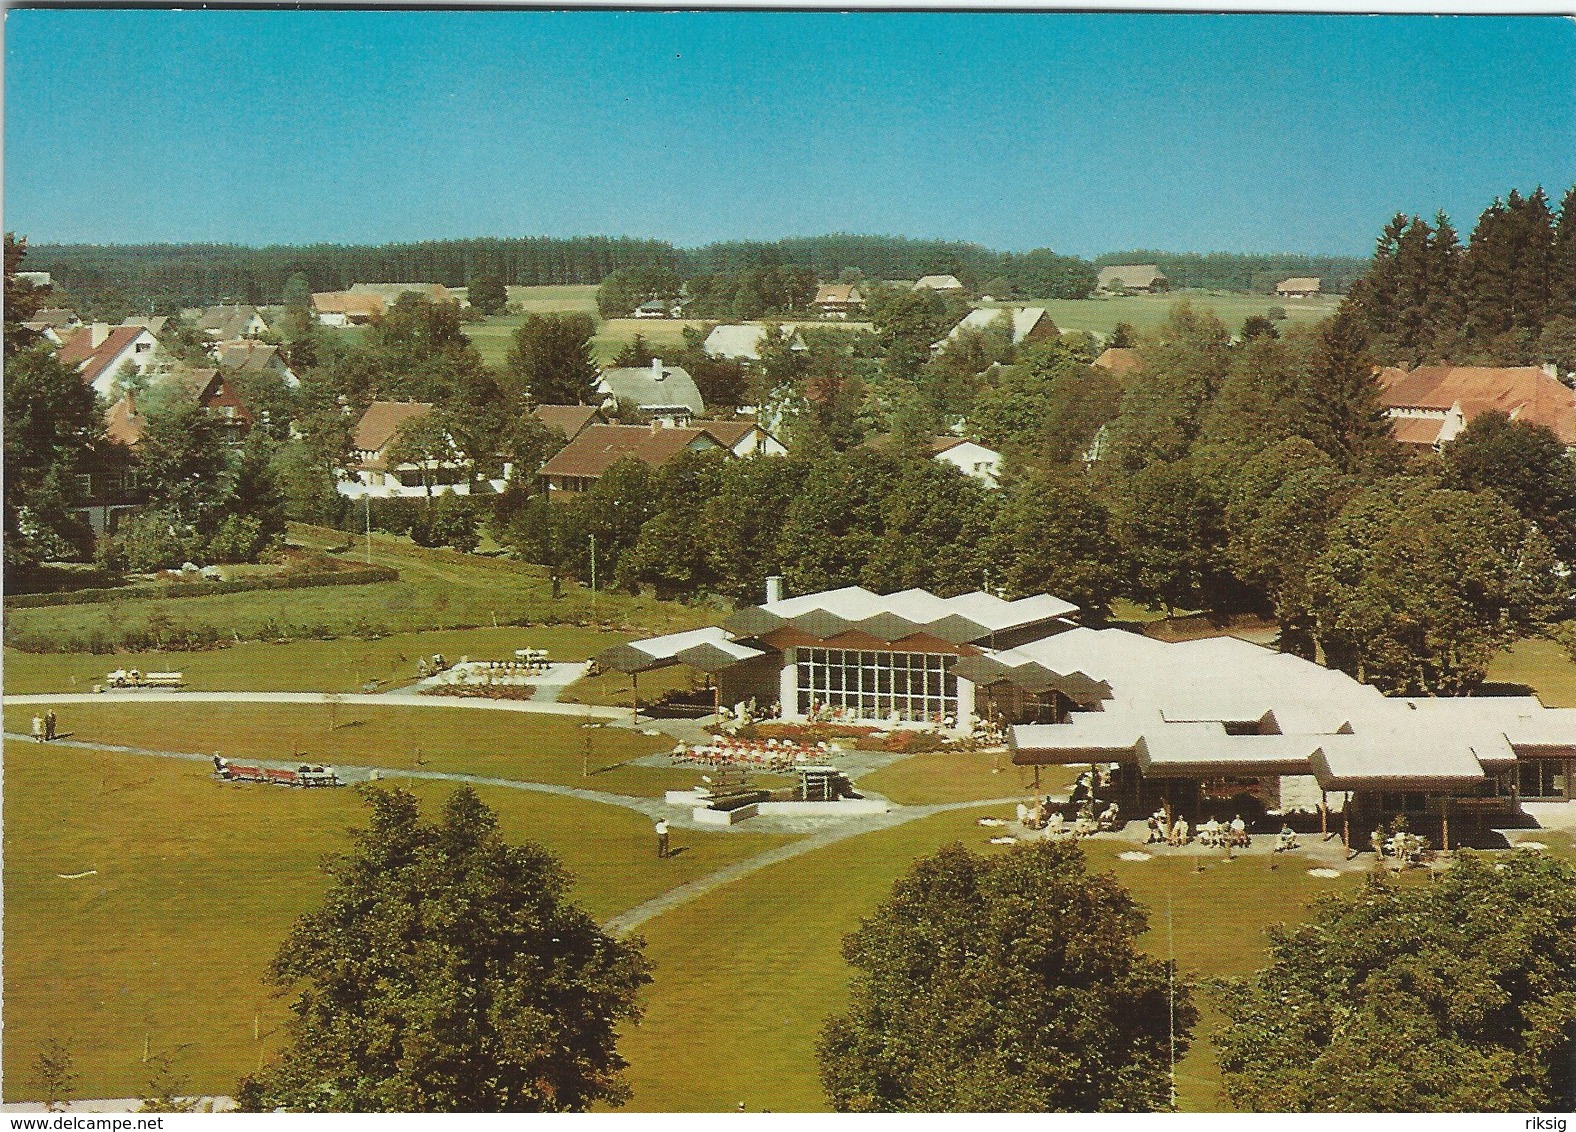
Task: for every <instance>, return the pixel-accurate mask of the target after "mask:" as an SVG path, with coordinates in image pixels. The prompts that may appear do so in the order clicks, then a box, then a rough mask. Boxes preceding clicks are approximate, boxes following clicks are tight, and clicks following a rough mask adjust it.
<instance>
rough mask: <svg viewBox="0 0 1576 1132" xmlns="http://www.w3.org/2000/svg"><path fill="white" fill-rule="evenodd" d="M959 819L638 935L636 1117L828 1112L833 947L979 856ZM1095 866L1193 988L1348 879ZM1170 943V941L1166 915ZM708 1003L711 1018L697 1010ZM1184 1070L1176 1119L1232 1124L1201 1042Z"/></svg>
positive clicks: (763, 882)
mask: <svg viewBox="0 0 1576 1132" xmlns="http://www.w3.org/2000/svg"><path fill="white" fill-rule="evenodd" d="M989 812H991V811H989V810H986V811H980V810H966V811H961V812H958V813H951V814H944V815H941V816H938V817H935V818H931V819H927V820H925V821H920V822H913V823H910V824H908V825H905V826H900V827H898V828H896V829H892V830H886V831H883V832H880V833H874V834H869V835H866V836H864V837H861V838H859V839H858V840H857V841H854V842H846V843H843V844H841V845H836V846H832V847H829V848H827V849H822V850H817V851H816V852H814V853H807V854H805V855H804V856H802V857H798V858H795V859H793V860H791V861H786V862H784V863H782V864H779V865H774V866H772V867H770V868H768V869H763V870H761V871H760V872H757V873H755V874H753V875H751V876H749V877H746V878H744V879H742V880H740V881H738V882H736V883H734V884H732V885H729V886H727V887H726V888H723V889H719V890H718V891H716V892H713V893H709V894H708V895H706V896H704V897H702V898H701V899H699V900H696V901H693V902H691V903H689V904H685V905H683V906H681V907H679V908H676V909H674V910H673V911H671V912H669V913H667V914H665V915H663V916H660V917H658V918H657V919H655V920H652V921H650V922H648V923H647V924H645V925H644V927H643V928H642V931H643V934H644V935H645V937H646V939H647V943H648V950H649V954H650V955H651V957H652V959H653V960H654V961H655V962H656V963H657V964H658V971H659V974H658V978H657V982H656V985H655V986H653V987H652V988H651V989H650V992H649V994H648V1007H647V1016H646V1019H645V1021H644V1022H643V1023H642V1025H641V1026H640V1027H638V1028H635V1029H632V1030H630V1031H629V1032H628V1033H627V1034H626V1036H625V1038H624V1041H623V1042H622V1045H621V1048H622V1049H623V1051H624V1053H625V1055H626V1056H627V1057H629V1059H630V1062H631V1066H632V1067H631V1071H630V1077H631V1082H632V1084H633V1085H634V1089H635V1096H634V1100H633V1104H632V1106H631V1107H633V1108H635V1109H638V1110H641V1111H651V1112H659V1111H716V1110H728V1109H732V1108H734V1107H735V1106H737V1105H738V1103H739V1102H740V1101H741V1100H742V1101H745V1102H746V1103H747V1104H748V1105H749V1107H750V1109H751V1110H754V1111H759V1110H761V1109H771V1110H772V1111H775V1112H797V1111H817V1110H821V1109H823V1108H824V1105H825V1101H824V1098H823V1096H822V1093H821V1088H820V1083H819V1078H818V1076H817V1070H816V1064H815V1055H814V1046H815V1039H816V1035H817V1033H818V1031H819V1029H820V1026H821V1024H822V1022H823V1021H824V1020H825V1018H826V1017H828V1016H829V1015H831V1014H833V1013H835V1012H836V1011H837V1010H838V1009H840V1008H841V1007H842V1006H843V1004H844V1003H845V1001H846V994H847V981H848V977H849V969H848V968H847V966H846V965H845V964H844V962H843V960H842V958H841V954H840V951H839V948H840V945H841V941H842V937H843V936H844V935H845V934H847V933H848V932H850V931H852V930H853V929H854V928H855V927H856V926H857V925H858V922H859V919H860V917H861V916H864V915H868V914H869V913H870V912H872V911H873V910H874V908H875V906H876V904H877V903H879V902H880V901H881V900H882V899H883V898H884V897H885V896H886V894H887V892H888V891H889V890H890V887H891V884H892V881H893V880H894V879H895V878H896V877H897V876H898V875H899V874H900V873H901V872H903V871H904V870H905V869H906V868H907V866H908V863H909V862H910V861H912V860H913V859H914V858H915V857H917V856H919V855H921V854H924V853H927V852H930V851H931V850H933V849H935V848H936V847H937V846H939V845H942V844H944V843H946V842H948V841H950V840H953V839H958V840H961V841H962V842H963V843H964V844H965V845H966V846H968V847H970V848H972V849H975V850H978V851H984V852H990V851H995V847H994V846H991V845H989V844H988V843H987V841H988V839H987V833H988V831H987V830H984V829H981V828H980V827H979V826H978V825H976V824H975V819H976V818H978V817H979V816H981V814H982V813H989ZM1085 844H1086V847H1087V851H1088V853H1089V856H1090V861H1091V865H1092V866H1093V867H1094V868H1095V869H1097V870H1101V871H1106V870H1109V871H1113V872H1115V873H1116V875H1117V877H1118V879H1119V880H1121V881H1122V883H1123V884H1125V885H1127V886H1128V887H1129V888H1130V889H1131V890H1132V892H1133V893H1134V895H1135V896H1136V897H1137V898H1138V899H1139V900H1140V902H1142V903H1143V904H1145V905H1146V906H1147V907H1148V909H1149V913H1150V931H1149V932H1148V933H1147V934H1146V935H1145V937H1144V938H1143V944H1144V946H1145V947H1146V948H1147V949H1148V950H1150V951H1151V952H1153V953H1155V954H1158V955H1162V956H1163V955H1166V954H1168V952H1169V951H1170V950H1171V949H1172V948H1173V947H1174V954H1175V956H1176V958H1177V960H1178V963H1179V965H1180V966H1181V968H1182V969H1183V970H1184V971H1191V972H1195V973H1198V974H1202V975H1222V974H1236V973H1242V972H1246V971H1249V970H1252V969H1253V968H1254V967H1256V966H1257V965H1258V964H1259V963H1261V962H1262V961H1263V958H1264V954H1265V952H1264V934H1263V932H1264V928H1265V927H1266V926H1268V925H1269V924H1272V923H1275V922H1277V921H1286V920H1295V919H1298V918H1300V917H1301V916H1302V914H1303V911H1304V909H1305V907H1306V905H1307V903H1308V901H1309V900H1310V899H1311V898H1312V897H1313V896H1314V895H1315V894H1317V893H1319V892H1324V891H1332V890H1334V889H1339V888H1343V887H1350V886H1352V885H1354V884H1356V883H1357V877H1356V875H1355V874H1352V875H1348V876H1346V877H1343V878H1342V879H1340V880H1320V879H1318V878H1315V877H1311V876H1309V875H1308V874H1307V871H1306V870H1307V868H1308V867H1309V864H1310V862H1309V861H1307V859H1305V858H1302V857H1301V856H1300V855H1298V856H1294V857H1292V858H1289V859H1285V860H1280V861H1277V862H1276V864H1278V866H1279V867H1277V868H1275V869H1271V868H1270V863H1271V862H1270V861H1269V860H1266V859H1265V858H1261V857H1255V858H1239V859H1238V860H1236V861H1233V862H1230V863H1224V862H1211V863H1209V864H1206V866H1205V869H1204V871H1203V872H1199V871H1197V859H1196V858H1191V857H1189V858H1182V857H1178V858H1165V857H1156V858H1154V859H1153V860H1149V861H1144V862H1133V863H1129V862H1126V861H1119V860H1117V859H1116V853H1117V852H1118V851H1120V850H1121V849H1123V848H1126V847H1127V846H1125V845H1123V844H1121V843H1117V842H1087V843H1085ZM1168 900H1169V902H1170V924H1171V930H1170V932H1169V933H1168V931H1167V902H1168ZM699 1002H709V1003H715V1004H716V1005H715V1006H714V1007H713V1008H711V1009H697V1008H696V1003H699ZM1218 1024H1219V1020H1218V1016H1216V1015H1214V1014H1213V1013H1212V1012H1211V1014H1210V1015H1209V1017H1208V1018H1206V1021H1205V1025H1204V1026H1201V1028H1200V1032H1199V1034H1198V1035H1197V1036H1196V1038H1195V1043H1194V1047H1193V1049H1192V1051H1191V1052H1189V1053H1188V1054H1187V1056H1186V1057H1185V1058H1184V1059H1183V1060H1182V1061H1181V1062H1180V1063H1179V1065H1178V1068H1177V1081H1178V1093H1179V1102H1180V1106H1181V1107H1182V1108H1183V1109H1185V1110H1190V1111H1220V1110H1223V1109H1225V1108H1226V1106H1225V1104H1224V1102H1223V1100H1222V1098H1220V1096H1219V1094H1218V1074H1217V1072H1216V1069H1215V1063H1214V1054H1213V1049H1212V1047H1211V1046H1210V1045H1209V1042H1208V1040H1207V1036H1208V1031H1207V1027H1209V1026H1215V1025H1218Z"/></svg>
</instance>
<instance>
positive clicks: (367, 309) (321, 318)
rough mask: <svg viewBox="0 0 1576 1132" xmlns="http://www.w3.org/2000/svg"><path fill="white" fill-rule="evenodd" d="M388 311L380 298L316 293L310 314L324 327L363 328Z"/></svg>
mask: <svg viewBox="0 0 1576 1132" xmlns="http://www.w3.org/2000/svg"><path fill="white" fill-rule="evenodd" d="M386 310H388V305H387V304H386V303H384V301H383V299H382V297H381V296H378V295H367V294H359V293H354V292H351V291H318V292H315V293H314V294H313V295H312V313H313V314H314V315H315V316H316V317H317V321H318V322H320V323H322V324H323V325H324V326H365V325H366V324H367V323H369V322H371V321H372V320H373V319H374V318H376V317H377V316H379V315H381V314H383V313H384V312H385V311H386Z"/></svg>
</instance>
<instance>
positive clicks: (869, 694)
mask: <svg viewBox="0 0 1576 1132" xmlns="http://www.w3.org/2000/svg"><path fill="white" fill-rule="evenodd" d="M797 654H798V656H797V659H798V666H799V712H800V714H802V715H809V714H811V713H812V712H823V713H830V714H831V715H832V716H834V717H843V718H848V719H882V720H884V719H890V718H891V717H892V716H893V715H894V714H895V715H896V716H897V717H898V718H899V719H901V720H903V721H905V722H908V723H923V722H934V723H939V722H941V721H942V720H943V719H945V718H946V717H947V716H951V717H953V718H954V719H956V718H957V714H958V678H957V677H956V676H954V675H953V674H952V665H953V663H954V662H955V661H956V660H957V657H955V656H947V655H945V654H940V653H925V652H863V651H859V650H855V649H816V648H800V649H798V650H797Z"/></svg>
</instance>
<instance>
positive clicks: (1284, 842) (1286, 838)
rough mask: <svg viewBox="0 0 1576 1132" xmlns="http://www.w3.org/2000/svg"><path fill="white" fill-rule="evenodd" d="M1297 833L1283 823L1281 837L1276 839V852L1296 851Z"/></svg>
mask: <svg viewBox="0 0 1576 1132" xmlns="http://www.w3.org/2000/svg"><path fill="white" fill-rule="evenodd" d="M1297 847H1298V846H1297V833H1296V831H1295V830H1293V829H1292V827H1291V826H1289V825H1286V824H1284V823H1282V825H1281V831H1280V834H1279V836H1277V837H1276V838H1275V852H1277V853H1284V852H1286V851H1287V850H1288V849H1296V848H1297Z"/></svg>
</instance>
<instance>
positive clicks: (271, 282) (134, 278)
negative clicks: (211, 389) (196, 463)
mask: <svg viewBox="0 0 1576 1132" xmlns="http://www.w3.org/2000/svg"><path fill="white" fill-rule="evenodd" d="M29 256H30V263H29V266H30V267H31V268H34V269H36V270H41V271H48V272H50V273H51V274H52V275H54V276H55V278H56V281H57V283H58V285H59V287H60V289H61V291H62V292H64V293H66V294H68V295H70V297H71V299H72V301H73V302H75V303H77V304H78V305H79V307H80V309H81V310H82V312H83V313H84V315H86V316H88V317H94V318H100V319H117V318H121V317H125V316H128V315H131V314H150V313H173V312H175V311H177V310H179V309H181V308H183V307H194V306H206V305H210V304H213V303H218V302H242V303H252V304H268V305H272V304H279V303H282V302H284V300H285V284H286V282H287V281H288V280H289V279H290V278H291V277H292V276H295V275H298V274H299V275H303V276H305V278H306V280H307V282H308V285H309V287H310V289H311V290H313V291H336V290H343V289H345V288H347V287H349V286H351V285H352V284H354V283H373V282H380V281H393V282H425V283H441V284H443V285H444V286H447V287H465V286H471V285H474V284H476V283H478V282H480V283H483V284H484V285H485V284H489V283H501V284H505V285H518V286H540V285H560V286H561V285H570V284H580V285H587V284H599V283H601V282H602V281H603V280H605V279H606V278H607V277H608V276H609V275H611V274H613V273H614V272H615V271H618V270H621V269H641V270H643V271H650V272H656V273H659V277H661V278H669V277H671V278H674V279H676V280H679V281H684V282H692V284H693V285H695V286H699V287H702V288H703V287H704V286H705V284H704V282H703V281H704V280H706V279H708V278H711V277H727V276H735V275H739V274H741V273H744V272H748V271H752V270H762V269H797V270H799V271H802V272H805V273H808V274H809V276H810V278H811V280H812V286H811V294H812V295H813V292H814V287H813V281H814V280H815V279H820V280H837V279H840V278H864V279H872V280H875V279H909V280H912V279H917V278H919V277H921V276H924V275H935V274H946V275H955V276H957V277H958V279H959V280H960V281H961V282H962V283H963V284H964V285H965V286H966V287H968V288H970V289H971V290H974V291H976V292H979V291H985V292H988V293H993V294H997V295H998V296H1014V295H1016V296H1021V297H1025V298H1040V299H1049V298H1084V297H1086V296H1087V295H1088V294H1089V293H1090V291H1091V290H1092V289H1093V287H1094V284H1095V277H1096V274H1097V272H1098V269H1099V268H1100V267H1101V266H1105V265H1107V264H1120V263H1153V264H1156V265H1157V266H1159V267H1160V269H1161V270H1162V271H1163V272H1164V273H1165V274H1166V276H1167V277H1168V278H1169V280H1170V282H1171V286H1172V287H1174V288H1200V289H1205V290H1219V291H1243V292H1256V293H1261V294H1271V293H1273V292H1274V289H1275V284H1276V283H1278V282H1280V281H1281V280H1282V279H1285V278H1288V277H1291V276H1310V275H1311V276H1319V277H1320V278H1322V279H1323V282H1324V289H1325V290H1326V291H1329V292H1332V293H1342V292H1344V291H1345V290H1346V289H1347V287H1348V286H1349V285H1350V284H1351V282H1352V281H1354V280H1355V279H1357V278H1358V277H1360V276H1361V275H1362V274H1363V273H1364V272H1365V271H1366V270H1367V269H1368V260H1367V259H1366V258H1363V257H1360V256H1314V255H1297V254H1290V253H1288V254H1237V253H1229V252H1215V253H1175V252H1164V251H1151V250H1142V249H1139V250H1133V251H1125V252H1112V253H1109V254H1106V255H1102V256H1098V257H1096V258H1095V259H1094V260H1092V261H1089V260H1084V259H1080V258H1077V257H1074V256H1066V255H1058V254H1057V253H1055V252H1053V251H1050V250H1049V249H1044V248H1041V249H1035V250H1033V251H1028V252H1022V253H1015V252H1000V251H995V250H992V249H990V248H986V247H984V246H982V245H979V244H974V243H967V242H962V241H949V240H915V239H908V238H905V237H894V236H854V235H829V236H810V237H795V238H789V239H783V240H776V241H770V242H766V241H727V242H721V243H715V244H708V245H706V246H704V247H699V248H679V247H676V246H674V245H672V244H669V243H666V242H664V241H660V240H643V239H633V238H627V237H602V236H588V237H574V238H564V239H559V238H551V237H529V238H520V239H508V238H483V239H468V240H429V241H422V242H417V243H404V244H385V245H380V246H363V245H338V244H314V245H307V246H272V247H262V248H254V247H245V246H240V245H228V244H141V245H135V244H112V245H104V244H33V245H32V246H31V247H30V249H29ZM807 305H808V299H806V300H805V302H804V304H803V306H807ZM803 306H801V308H800V309H803ZM624 313H627V312H624Z"/></svg>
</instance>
